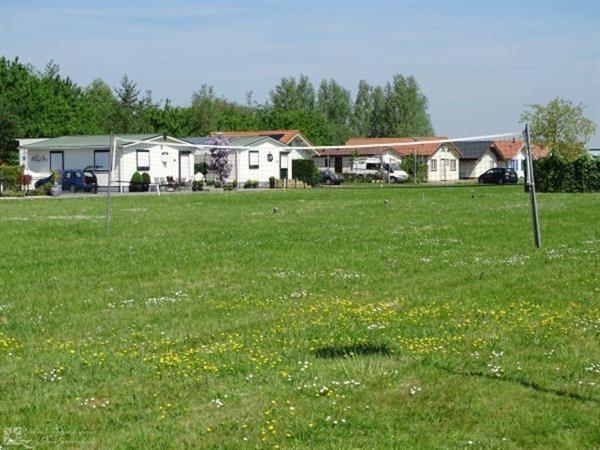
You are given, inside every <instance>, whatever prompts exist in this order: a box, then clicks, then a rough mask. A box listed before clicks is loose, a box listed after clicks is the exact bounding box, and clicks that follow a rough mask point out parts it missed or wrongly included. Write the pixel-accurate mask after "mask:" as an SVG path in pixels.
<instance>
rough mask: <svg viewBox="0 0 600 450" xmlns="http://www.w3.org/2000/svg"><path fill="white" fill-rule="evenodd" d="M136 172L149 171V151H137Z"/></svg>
mask: <svg viewBox="0 0 600 450" xmlns="http://www.w3.org/2000/svg"><path fill="white" fill-rule="evenodd" d="M136 158H137V170H150V150H137V151H136Z"/></svg>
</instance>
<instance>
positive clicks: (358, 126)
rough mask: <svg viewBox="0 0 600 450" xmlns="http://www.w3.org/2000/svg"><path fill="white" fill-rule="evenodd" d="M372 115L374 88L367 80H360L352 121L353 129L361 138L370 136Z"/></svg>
mask: <svg viewBox="0 0 600 450" xmlns="http://www.w3.org/2000/svg"><path fill="white" fill-rule="evenodd" d="M372 113H373V88H371V86H369V83H367V82H366V81H365V80H360V81H359V82H358V90H357V92H356V99H355V101H354V107H353V108H352V119H351V127H352V129H353V130H354V131H355V132H356V133H357V134H358V135H359V136H369V135H370V131H371V114H372Z"/></svg>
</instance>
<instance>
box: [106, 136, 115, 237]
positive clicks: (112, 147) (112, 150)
mask: <svg viewBox="0 0 600 450" xmlns="http://www.w3.org/2000/svg"><path fill="white" fill-rule="evenodd" d="M114 153H115V135H114V134H112V133H111V135H110V147H109V149H108V161H109V162H108V164H109V169H108V186H107V189H106V223H105V234H106V237H108V227H109V224H110V185H111V182H112V171H113V169H114V164H113V155H114Z"/></svg>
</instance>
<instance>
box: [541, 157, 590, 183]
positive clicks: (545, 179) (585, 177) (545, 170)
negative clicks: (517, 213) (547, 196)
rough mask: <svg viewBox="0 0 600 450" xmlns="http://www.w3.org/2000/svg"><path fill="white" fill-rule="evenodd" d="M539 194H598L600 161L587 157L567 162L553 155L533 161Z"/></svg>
mask: <svg viewBox="0 0 600 450" xmlns="http://www.w3.org/2000/svg"><path fill="white" fill-rule="evenodd" d="M533 171H534V176H535V184H536V189H537V190H538V191H540V192H600V160H599V159H592V158H590V157H589V156H587V155H583V156H580V157H579V158H577V159H575V160H573V161H567V160H565V159H563V158H561V157H559V156H557V155H555V154H551V155H550V156H548V157H546V158H543V159H540V160H537V161H534V162H533Z"/></svg>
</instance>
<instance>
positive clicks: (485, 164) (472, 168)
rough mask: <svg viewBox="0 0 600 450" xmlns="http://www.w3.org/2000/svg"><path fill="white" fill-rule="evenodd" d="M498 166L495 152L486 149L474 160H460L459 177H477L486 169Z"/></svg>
mask: <svg viewBox="0 0 600 450" xmlns="http://www.w3.org/2000/svg"><path fill="white" fill-rule="evenodd" d="M497 166H498V159H497V158H496V154H495V153H493V152H492V151H491V150H486V151H485V153H484V154H483V155H481V157H480V158H479V159H478V160H476V161H473V160H462V161H461V162H460V167H461V170H460V177H461V178H477V177H479V175H481V174H482V173H483V172H485V171H486V170H488V169H492V168H494V167H497Z"/></svg>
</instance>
